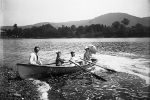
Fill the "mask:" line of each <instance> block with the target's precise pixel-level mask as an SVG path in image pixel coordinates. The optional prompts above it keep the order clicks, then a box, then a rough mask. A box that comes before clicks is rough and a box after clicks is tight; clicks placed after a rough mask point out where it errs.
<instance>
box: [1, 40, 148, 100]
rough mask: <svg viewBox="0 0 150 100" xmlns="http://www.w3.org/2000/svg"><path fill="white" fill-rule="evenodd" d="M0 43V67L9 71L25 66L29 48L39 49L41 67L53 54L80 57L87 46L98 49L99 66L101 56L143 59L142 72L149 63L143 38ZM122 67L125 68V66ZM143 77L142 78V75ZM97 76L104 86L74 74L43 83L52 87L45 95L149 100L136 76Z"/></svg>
mask: <svg viewBox="0 0 150 100" xmlns="http://www.w3.org/2000/svg"><path fill="white" fill-rule="evenodd" d="M0 43H1V44H0V45H1V48H0V49H1V50H0V54H2V55H3V57H1V58H2V59H1V63H0V64H1V65H2V64H3V65H6V66H10V67H12V66H15V64H16V63H20V62H28V59H29V54H30V53H31V52H32V51H33V48H34V47H35V46H39V47H40V48H41V51H40V52H39V54H40V59H41V60H42V61H43V62H44V63H50V62H53V61H54V59H55V57H56V51H58V50H60V51H62V56H63V57H66V58H69V57H70V54H69V52H70V51H75V52H76V55H79V56H83V53H84V47H85V46H86V45H89V44H93V45H95V46H96V47H97V49H98V52H97V58H98V59H99V60H100V61H101V62H103V59H102V58H101V57H102V55H109V56H113V57H114V56H115V57H126V58H129V59H135V60H139V59H140V60H143V59H144V61H145V63H144V64H146V65H144V68H147V67H149V65H148V64H149V62H148V60H149V59H150V56H149V50H150V42H149V39H147V38H146V39H17V40H15V39H5V40H0ZM112 60H113V59H112ZM135 60H134V61H135ZM140 60H139V61H140ZM120 61H121V60H120ZM122 62H125V61H122ZM103 63H104V62H103ZM106 63H107V62H106ZM118 63H119V62H118ZM115 64H116V63H115ZM123 64H124V65H126V66H129V65H128V62H127V63H123ZM136 64H137V61H136ZM142 64H143V63H142ZM133 65H135V64H133ZM138 65H139V64H138ZM110 66H111V64H110ZM119 66H120V65H119ZM135 66H136V65H135ZM142 66H143V65H142ZM136 67H137V66H136ZM129 68H131V67H129ZM134 68H135V67H134ZM138 68H140V67H138ZM138 68H137V69H138ZM130 70H131V69H130ZM132 71H133V70H132ZM135 71H136V70H135ZM143 73H144V74H145V73H146V72H143ZM97 74H98V75H99V76H101V77H103V78H104V79H106V80H107V82H103V81H101V80H97V79H95V78H94V77H93V76H91V75H90V74H88V73H83V72H79V73H74V74H71V75H64V76H61V77H51V78H48V79H46V82H47V83H49V85H50V86H51V87H52V89H51V90H50V91H49V92H48V93H49V99H50V100H100V99H101V100H103V99H112V100H136V99H137V100H139V99H141V100H143V99H145V100H146V99H147V100H148V99H149V97H148V95H150V91H149V86H148V85H147V84H146V83H145V80H143V79H142V78H140V77H139V76H136V75H133V74H128V73H124V72H118V73H109V72H98V73H97ZM149 75H150V74H147V73H146V76H149Z"/></svg>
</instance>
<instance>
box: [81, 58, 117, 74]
mask: <svg viewBox="0 0 150 100" xmlns="http://www.w3.org/2000/svg"><path fill="white" fill-rule="evenodd" d="M81 60H84V59H81ZM84 61H86V62H88V63H90V64H95V63H92V62H90V61H87V60H84ZM95 65H96V66H98V67H101V68H104V69H106V70H107V71H110V72H113V73H116V72H117V71H115V70H113V69H109V68H105V67H102V66H100V65H97V64H95Z"/></svg>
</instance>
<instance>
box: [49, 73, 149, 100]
mask: <svg viewBox="0 0 150 100" xmlns="http://www.w3.org/2000/svg"><path fill="white" fill-rule="evenodd" d="M102 74H103V77H104V78H105V79H107V82H103V81H101V80H97V79H95V78H94V77H92V76H91V75H90V74H89V73H83V72H79V73H75V74H71V75H64V76H61V77H54V76H53V77H51V78H48V79H47V83H48V84H49V85H50V86H51V87H52V89H51V90H50V91H49V92H48V93H49V100H110V99H111V100H133V99H134V100H135V99H137V100H139V99H145V100H148V99H149V95H150V91H149V86H148V85H146V84H145V81H144V80H142V79H141V78H140V77H138V76H135V75H130V74H127V73H121V72H120V73H119V72H118V73H113V74H110V73H100V74H99V76H101V75H102Z"/></svg>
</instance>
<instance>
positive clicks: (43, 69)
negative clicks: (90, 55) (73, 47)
mask: <svg viewBox="0 0 150 100" xmlns="http://www.w3.org/2000/svg"><path fill="white" fill-rule="evenodd" d="M90 66H91V65H89V64H88V65H81V67H83V68H88V67H90ZM81 67H78V66H64V65H63V66H56V64H51V65H31V64H25V63H17V71H18V73H19V75H20V77H21V78H22V79H28V78H36V79H38V78H43V77H46V76H47V75H57V76H59V75H64V74H71V73H75V72H78V71H81V70H82V68H81Z"/></svg>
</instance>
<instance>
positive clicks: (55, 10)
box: [0, 0, 150, 26]
mask: <svg viewBox="0 0 150 100" xmlns="http://www.w3.org/2000/svg"><path fill="white" fill-rule="evenodd" d="M0 1H1V12H0V13H1V15H2V17H1V18H2V20H1V21H2V26H13V25H14V24H17V25H18V26H24V25H30V24H36V23H40V22H67V21H79V20H87V19H93V18H95V17H98V16H101V15H104V14H107V13H119V12H121V13H127V14H130V15H133V16H137V17H147V16H150V10H149V9H150V7H149V5H150V0H0Z"/></svg>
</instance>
